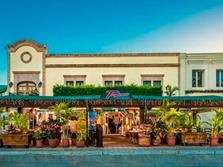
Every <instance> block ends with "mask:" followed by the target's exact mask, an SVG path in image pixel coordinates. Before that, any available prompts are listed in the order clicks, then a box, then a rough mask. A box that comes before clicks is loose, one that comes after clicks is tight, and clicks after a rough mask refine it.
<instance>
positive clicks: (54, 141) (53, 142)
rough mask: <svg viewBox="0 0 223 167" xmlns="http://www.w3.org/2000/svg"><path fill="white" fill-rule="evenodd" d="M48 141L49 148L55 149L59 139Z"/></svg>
mask: <svg viewBox="0 0 223 167" xmlns="http://www.w3.org/2000/svg"><path fill="white" fill-rule="evenodd" d="M48 141H49V146H50V147H51V148H54V147H56V146H57V139H48Z"/></svg>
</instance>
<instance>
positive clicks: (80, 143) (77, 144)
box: [76, 140, 85, 147]
mask: <svg viewBox="0 0 223 167" xmlns="http://www.w3.org/2000/svg"><path fill="white" fill-rule="evenodd" d="M84 146H85V143H84V141H83V140H80V141H76V147H84Z"/></svg>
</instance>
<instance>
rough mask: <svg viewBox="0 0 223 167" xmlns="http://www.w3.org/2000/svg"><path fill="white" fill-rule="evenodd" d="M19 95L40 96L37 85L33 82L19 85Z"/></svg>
mask: <svg viewBox="0 0 223 167" xmlns="http://www.w3.org/2000/svg"><path fill="white" fill-rule="evenodd" d="M17 94H18V95H31V94H38V91H37V88H36V84H35V83H33V82H29V81H25V82H20V83H18V84H17Z"/></svg>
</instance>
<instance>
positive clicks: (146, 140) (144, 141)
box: [138, 136, 151, 146]
mask: <svg viewBox="0 0 223 167" xmlns="http://www.w3.org/2000/svg"><path fill="white" fill-rule="evenodd" d="M138 144H139V145H140V146H150V145H151V138H150V137H149V136H140V137H139V139H138Z"/></svg>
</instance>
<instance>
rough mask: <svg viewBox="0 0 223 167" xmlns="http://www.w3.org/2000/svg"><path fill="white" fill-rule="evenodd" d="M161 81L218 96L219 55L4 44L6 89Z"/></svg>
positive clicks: (49, 91) (222, 72)
mask: <svg viewBox="0 0 223 167" xmlns="http://www.w3.org/2000/svg"><path fill="white" fill-rule="evenodd" d="M132 83H134V84H137V85H162V86H163V87H165V86H166V85H168V84H169V85H171V86H177V87H179V88H180V91H179V92H178V95H210V94H212V95H213V94H214V95H222V94H223V53H194V54H193V53H129V54H118V53H116V54H49V53H48V51H47V47H46V46H45V45H40V44H37V43H35V42H33V41H29V40H21V41H18V42H16V43H14V44H12V45H9V46H8V87H9V89H8V91H9V92H10V93H13V94H30V93H31V94H33V93H34V94H35V93H38V94H39V95H53V86H54V85H56V84H65V85H82V84H93V85H119V84H132Z"/></svg>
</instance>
